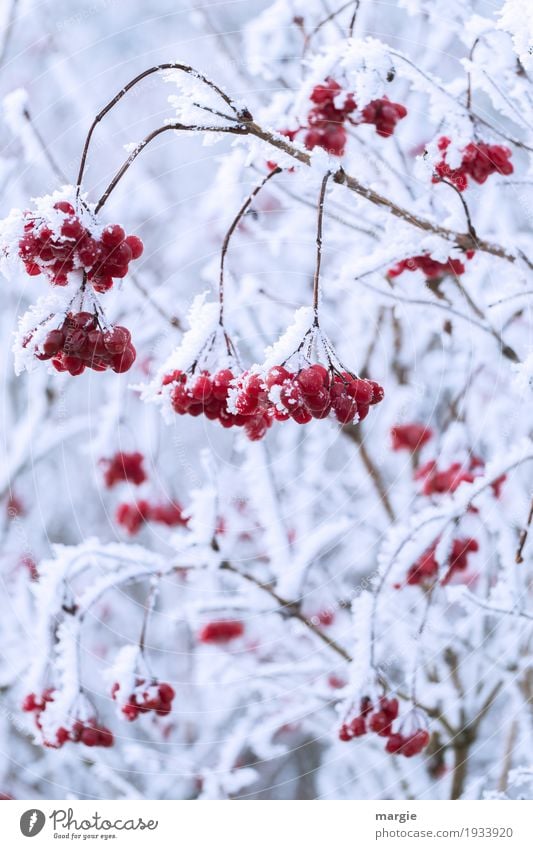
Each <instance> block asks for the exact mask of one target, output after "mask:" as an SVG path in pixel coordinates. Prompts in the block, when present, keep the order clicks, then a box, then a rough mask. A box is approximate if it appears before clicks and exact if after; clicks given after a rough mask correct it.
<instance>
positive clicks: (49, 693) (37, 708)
mask: <svg viewBox="0 0 533 849" xmlns="http://www.w3.org/2000/svg"><path fill="white" fill-rule="evenodd" d="M54 692H55V690H54V689H53V687H47V688H46V690H43V692H42V694H41V695H40V696H37V695H36V694H35V693H29V694H28V695H27V696H25V698H24V701H23V702H22V710H23V711H25V712H26V713H33V715H34V718H35V724H36V726H37V728H38V729H39V730H41V728H42V726H41V714H42V712H43V711H44V710H45V709H46V705H47V704H48V702H53V701H54Z"/></svg>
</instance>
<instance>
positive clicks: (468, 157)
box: [433, 136, 514, 192]
mask: <svg viewBox="0 0 533 849" xmlns="http://www.w3.org/2000/svg"><path fill="white" fill-rule="evenodd" d="M450 144H451V139H449V138H448V137H447V136H441V138H440V139H439V140H438V142H437V147H438V149H439V150H440V151H441V153H442V159H441V160H440V161H439V162H438V163H437V164H436V165H435V174H434V176H433V182H434V183H438V182H439V180H448V181H449V182H450V183H453V185H454V186H455V187H456V188H457V189H458V190H459V191H460V192H464V190H465V189H466V188H467V186H468V178H469V177H470V178H471V179H472V180H474V181H475V182H476V183H484V182H485V180H486V179H487V178H488V177H490V175H491V174H503V175H505V176H508V175H509V174H512V173H513V171H514V168H513V165H512V163H511V162H510V161H509V160H510V158H511V155H512V151H511V150H509V148H508V147H503V145H500V144H486V142H475V143H474V142H470V144H467V146H466V147H465V148H464V149H463V150H462V159H461V163H460V165H459V166H458V167H457V168H452V167H451V166H450V165H449V164H448V162H447V161H446V156H447V150H448V148H449V146H450Z"/></svg>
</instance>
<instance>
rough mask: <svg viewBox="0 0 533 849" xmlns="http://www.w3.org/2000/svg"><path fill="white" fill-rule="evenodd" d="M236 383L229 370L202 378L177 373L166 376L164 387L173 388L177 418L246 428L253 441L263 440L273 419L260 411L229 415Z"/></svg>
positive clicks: (172, 397)
mask: <svg viewBox="0 0 533 849" xmlns="http://www.w3.org/2000/svg"><path fill="white" fill-rule="evenodd" d="M233 380H234V375H233V372H232V371H231V369H227V368H225V369H221V370H220V371H217V372H215V373H214V374H210V373H209V372H208V371H205V370H204V371H202V372H201V373H200V374H199V375H190V374H186V373H185V372H183V371H179V370H176V371H173V372H171V373H170V374H167V375H165V377H164V378H163V386H169V385H171V386H172V391H171V395H170V400H171V403H172V408H173V410H174V412H175V413H178V415H180V416H184V415H185V414H188V415H189V416H200V415H204V416H205V417H206V418H208V419H210V420H211V421H218V422H220V424H221V425H222V427H225V428H229V427H243V428H244V430H245V433H246V435H247V437H248V439H251V440H252V441H256V440H258V439H262V438H263V436H264V435H265V433H266V432H267V430H268V428H269V427H270V426H271V425H272V422H273V416H272V415H271V413H270V412H268V413H267V412H266V411H263V410H260V409H258V410H257V411H256V412H254V413H252V412H250V413H244V412H243V413H241V412H240V411H239V412H235V413H232V412H229V410H228V406H227V404H228V399H229V393H230V389H231V385H232V382H233Z"/></svg>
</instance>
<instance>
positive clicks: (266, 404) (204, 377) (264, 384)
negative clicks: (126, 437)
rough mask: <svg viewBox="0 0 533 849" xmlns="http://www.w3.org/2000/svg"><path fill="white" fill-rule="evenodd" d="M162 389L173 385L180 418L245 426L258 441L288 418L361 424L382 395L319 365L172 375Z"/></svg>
mask: <svg viewBox="0 0 533 849" xmlns="http://www.w3.org/2000/svg"><path fill="white" fill-rule="evenodd" d="M163 386H171V392H170V401H171V404H172V409H173V410H174V411H175V412H176V413H178V414H179V415H185V414H189V415H193V416H199V415H202V414H203V415H205V416H206V417H207V418H209V419H212V420H217V421H219V422H220V423H221V424H222V426H223V427H226V428H228V427H243V428H244V431H245V433H246V435H247V436H248V438H249V439H251V440H252V441H255V440H259V439H262V438H263V437H264V436H265V434H266V432H267V430H268V429H269V428H270V427H271V426H272V424H273V423H274V422H275V421H287V420H288V419H289V418H290V419H292V420H293V421H295V422H297V423H298V424H307V423H308V422H310V421H311V420H312V419H324V418H326V417H327V416H329V415H330V414H332V415H334V416H335V418H336V419H337V421H339V422H341V424H348V423H350V422H358V421H362V420H363V419H364V418H365V417H366V416H367V415H368V411H369V408H370V406H372V405H374V404H378V403H379V402H380V401H381V400H382V399H383V396H384V392H383V388H382V387H381V386H380V385H379V384H378V383H376V381H373V380H362V379H360V378H357V377H355V376H354V375H352V374H350V373H349V372H347V371H342V372H337V371H336V369H334V368H333V367H330V368H329V369H328V368H326V367H325V366H323V365H321V364H320V363H313V364H311V363H309V364H307V365H306V366H304V367H303V368H301V369H299V370H297V371H291V370H289V369H288V368H286V367H285V366H284V365H277V366H273V367H272V368H270V369H268V370H267V371H266V373H263V372H261V371H255V370H251V371H244V372H242V373H241V374H240V375H239V376H238V377H234V376H233V372H232V371H231V370H230V369H222V370H221V371H218V372H215V373H214V374H211V373H209V372H208V371H202V372H201V373H200V374H199V375H195V374H186V373H184V372H182V371H174V372H172V373H170V374H167V375H166V376H165V377H164V378H163Z"/></svg>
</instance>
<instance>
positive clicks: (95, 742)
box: [58, 717, 114, 749]
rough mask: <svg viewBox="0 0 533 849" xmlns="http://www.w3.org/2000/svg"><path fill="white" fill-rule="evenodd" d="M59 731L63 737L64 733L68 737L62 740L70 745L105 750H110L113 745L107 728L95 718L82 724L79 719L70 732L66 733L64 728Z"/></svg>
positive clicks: (111, 734) (112, 739)
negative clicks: (79, 744) (97, 747)
mask: <svg viewBox="0 0 533 849" xmlns="http://www.w3.org/2000/svg"><path fill="white" fill-rule="evenodd" d="M59 731H62V732H63V736H65V732H66V734H67V735H68V736H67V737H66V738H65V739H64V742H65V743H66V742H67V740H70V742H71V743H83V745H84V746H89V747H93V746H102V747H103V748H105V749H108V748H110V747H111V746H112V745H113V743H114V738H113V733H112V732H111V731H110V730H109V728H106V727H105V726H104V725H100V724H99V723H98V722H97V721H96V719H95V717H91V719H87V720H84V721H83V722H82V721H81V720H79V719H78V720H76V722H75V723H74V725H73V726H72V730H71V731H66V729H64V728H63V729H61V728H60V729H59ZM59 731H58V734H59ZM58 742H59V741H58ZM61 745H62V743H61Z"/></svg>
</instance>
